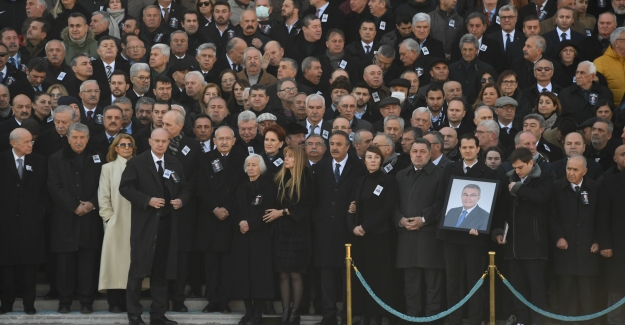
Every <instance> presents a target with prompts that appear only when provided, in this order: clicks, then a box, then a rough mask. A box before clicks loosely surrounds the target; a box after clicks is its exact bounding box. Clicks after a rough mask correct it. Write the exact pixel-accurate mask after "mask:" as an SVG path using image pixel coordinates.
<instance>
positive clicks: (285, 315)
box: [281, 308, 291, 325]
mask: <svg viewBox="0 0 625 325" xmlns="http://www.w3.org/2000/svg"><path fill="white" fill-rule="evenodd" d="M290 311H291V309H290V308H284V309H283V310H282V323H281V324H282V325H286V324H287V322H288V321H289V312H290Z"/></svg>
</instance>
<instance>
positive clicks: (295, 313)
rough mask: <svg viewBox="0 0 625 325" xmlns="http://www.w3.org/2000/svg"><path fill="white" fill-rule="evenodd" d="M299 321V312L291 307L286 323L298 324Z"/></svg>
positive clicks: (289, 324) (290, 324)
mask: <svg viewBox="0 0 625 325" xmlns="http://www.w3.org/2000/svg"><path fill="white" fill-rule="evenodd" d="M300 321H301V317H300V316H299V312H298V311H297V309H295V308H291V315H290V316H289V321H288V322H287V324H288V325H299V323H300Z"/></svg>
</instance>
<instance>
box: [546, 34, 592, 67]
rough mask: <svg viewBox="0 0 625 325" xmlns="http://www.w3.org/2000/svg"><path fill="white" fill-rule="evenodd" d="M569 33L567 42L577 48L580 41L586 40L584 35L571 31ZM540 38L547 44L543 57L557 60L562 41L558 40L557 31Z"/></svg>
mask: <svg viewBox="0 0 625 325" xmlns="http://www.w3.org/2000/svg"><path fill="white" fill-rule="evenodd" d="M570 33H571V37H570V39H569V40H570V41H572V42H573V43H574V44H575V45H578V46H579V44H580V43H581V42H582V40H584V38H586V35H582V34H580V33H578V32H576V31H574V30H572V29H571V30H570ZM542 36H543V38H544V39H545V41H546V42H547V44H549V45H548V46H547V51H546V52H545V56H546V57H548V58H551V59H554V60H557V59H559V58H558V51H559V50H560V43H561V42H562V39H561V38H560V35H558V29H554V30H552V31H550V32H547V33H544V34H543V35H542Z"/></svg>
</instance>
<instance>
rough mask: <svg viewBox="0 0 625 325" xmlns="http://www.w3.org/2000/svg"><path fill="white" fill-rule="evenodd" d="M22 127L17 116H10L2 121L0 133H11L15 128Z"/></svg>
mask: <svg viewBox="0 0 625 325" xmlns="http://www.w3.org/2000/svg"><path fill="white" fill-rule="evenodd" d="M19 127H20V124H18V123H17V120H16V119H15V118H10V119H8V120H6V121H4V122H2V123H0V135H4V134H10V133H11V132H13V130H15V129H17V128H19Z"/></svg>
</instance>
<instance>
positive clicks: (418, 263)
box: [393, 162, 446, 269]
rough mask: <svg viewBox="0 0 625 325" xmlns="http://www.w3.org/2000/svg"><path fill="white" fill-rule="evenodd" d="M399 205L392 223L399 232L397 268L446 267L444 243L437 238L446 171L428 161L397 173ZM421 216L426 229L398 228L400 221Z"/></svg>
mask: <svg viewBox="0 0 625 325" xmlns="http://www.w3.org/2000/svg"><path fill="white" fill-rule="evenodd" d="M396 177H397V183H398V184H399V193H400V196H399V205H398V206H397V207H396V208H395V215H394V217H393V224H395V225H396V226H397V229H398V237H399V238H398V242H397V265H396V267H397V268H412V267H423V268H434V269H443V268H445V260H444V259H443V258H441V256H443V242H442V241H440V240H438V239H437V238H436V230H437V228H438V220H439V219H440V216H441V213H442V209H443V202H444V196H445V187H446V185H445V184H444V179H445V178H444V177H445V171H444V170H443V169H442V168H440V167H437V166H436V165H434V164H432V162H429V163H428V164H427V165H425V167H423V168H422V169H420V170H418V171H415V168H414V166H412V165H411V166H409V167H408V168H406V169H404V170H402V171H400V172H399V173H397V176H396ZM404 217H405V218H413V217H424V218H425V226H424V227H421V228H419V230H417V231H409V230H406V228H404V227H400V226H399V222H400V221H401V219H402V218H404Z"/></svg>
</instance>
